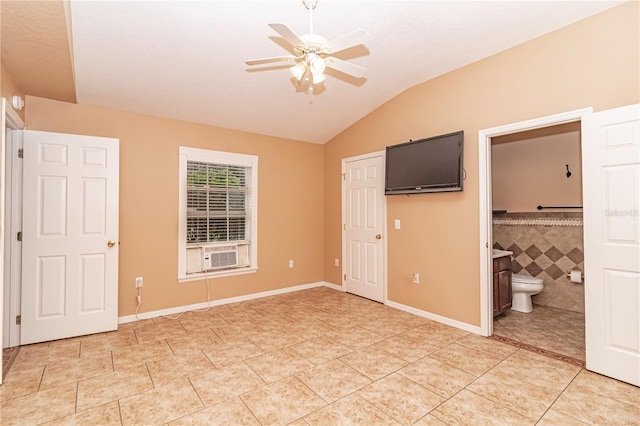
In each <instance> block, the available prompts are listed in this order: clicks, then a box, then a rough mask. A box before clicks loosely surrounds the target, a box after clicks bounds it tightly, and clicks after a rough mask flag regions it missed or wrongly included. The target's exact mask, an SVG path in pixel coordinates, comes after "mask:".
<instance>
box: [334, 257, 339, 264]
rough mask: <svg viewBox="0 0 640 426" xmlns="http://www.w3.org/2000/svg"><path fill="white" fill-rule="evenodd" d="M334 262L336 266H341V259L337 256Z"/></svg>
mask: <svg viewBox="0 0 640 426" xmlns="http://www.w3.org/2000/svg"><path fill="white" fill-rule="evenodd" d="M333 264H334V265H336V266H340V259H338V258H337V257H336V258H335V259H334V260H333Z"/></svg>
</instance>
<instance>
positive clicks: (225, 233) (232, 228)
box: [187, 161, 251, 244]
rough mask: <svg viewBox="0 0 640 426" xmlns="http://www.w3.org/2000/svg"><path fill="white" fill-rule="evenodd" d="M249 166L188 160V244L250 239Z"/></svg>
mask: <svg viewBox="0 0 640 426" xmlns="http://www.w3.org/2000/svg"><path fill="white" fill-rule="evenodd" d="M249 173H250V168H249V167H243V166H234V165H227V164H214V163H206V162H200V161H187V243H188V244H190V243H212V242H228V241H242V240H246V239H247V236H246V232H247V196H248V192H249V189H250V188H249V187H248V182H250V181H251V180H250V179H249V178H248V175H249Z"/></svg>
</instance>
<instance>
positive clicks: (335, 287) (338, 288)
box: [322, 281, 344, 291]
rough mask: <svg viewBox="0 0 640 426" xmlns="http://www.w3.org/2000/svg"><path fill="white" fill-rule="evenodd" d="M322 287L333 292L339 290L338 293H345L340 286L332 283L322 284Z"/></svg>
mask: <svg viewBox="0 0 640 426" xmlns="http://www.w3.org/2000/svg"><path fill="white" fill-rule="evenodd" d="M322 285H324V286H325V287H328V288H331V289H333V290H338V291H344V289H343V288H342V286H341V285H338V284H331V283H327V282H324V281H323V282H322Z"/></svg>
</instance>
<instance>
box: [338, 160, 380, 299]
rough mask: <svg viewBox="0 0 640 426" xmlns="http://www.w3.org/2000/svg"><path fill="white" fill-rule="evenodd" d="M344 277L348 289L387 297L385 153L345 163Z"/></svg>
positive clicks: (363, 294)
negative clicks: (385, 283) (385, 264)
mask: <svg viewBox="0 0 640 426" xmlns="http://www.w3.org/2000/svg"><path fill="white" fill-rule="evenodd" d="M343 205H344V212H343V214H344V220H345V224H344V231H345V232H344V239H345V244H344V250H345V253H344V256H343V257H344V259H343V266H344V272H345V274H344V280H345V286H346V290H347V291H348V292H349V293H353V294H357V295H358V296H362V297H366V298H367V299H371V300H375V301H377V302H383V301H384V247H385V245H384V241H383V239H382V238H383V235H384V229H385V224H384V156H383V155H377V156H373V157H370V158H364V159H358V160H353V161H349V160H347V161H345V163H344V189H343Z"/></svg>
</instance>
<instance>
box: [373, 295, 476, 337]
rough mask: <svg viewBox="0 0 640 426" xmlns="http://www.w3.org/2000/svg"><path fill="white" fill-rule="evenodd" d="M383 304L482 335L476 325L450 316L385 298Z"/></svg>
mask: <svg viewBox="0 0 640 426" xmlns="http://www.w3.org/2000/svg"><path fill="white" fill-rule="evenodd" d="M385 305H387V306H390V307H392V308H396V309H399V310H401V311H405V312H409V313H410V314H414V315H417V316H419V317H423V318H427V319H430V320H433V321H436V322H439V323H442V324H446V325H450V326H451V327H455V328H459V329H461V330H464V331H468V332H469V333H473V334H479V335H482V329H481V328H480V327H478V326H476V325H471V324H467V323H466V322H462V321H456V320H454V319H451V318H447V317H443V316H441V315H437V314H432V313H431V312H427V311H423V310H420V309H416V308H412V307H411V306H407V305H403V304H401V303H397V302H392V301H391V300H387V302H386V303H385Z"/></svg>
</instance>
